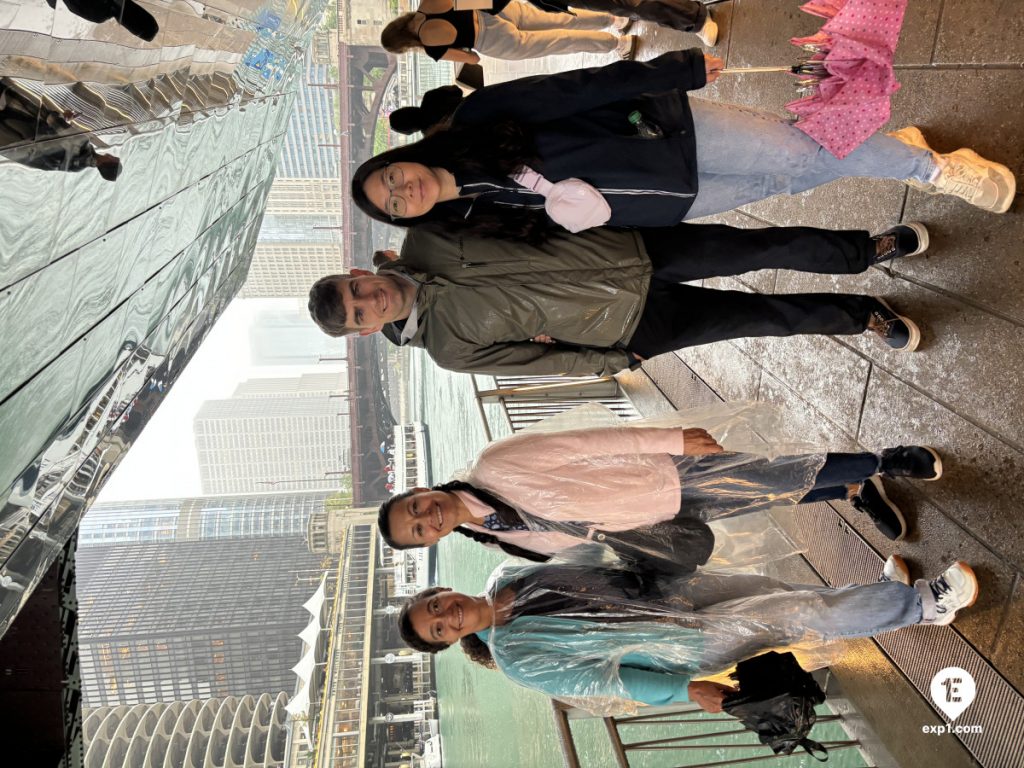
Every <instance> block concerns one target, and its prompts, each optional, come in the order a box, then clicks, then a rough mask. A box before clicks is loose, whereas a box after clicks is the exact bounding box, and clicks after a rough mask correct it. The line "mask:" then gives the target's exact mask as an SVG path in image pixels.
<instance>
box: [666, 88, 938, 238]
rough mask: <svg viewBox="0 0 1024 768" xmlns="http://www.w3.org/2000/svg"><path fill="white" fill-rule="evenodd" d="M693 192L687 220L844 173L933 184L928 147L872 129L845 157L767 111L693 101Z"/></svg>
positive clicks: (798, 189)
mask: <svg viewBox="0 0 1024 768" xmlns="http://www.w3.org/2000/svg"><path fill="white" fill-rule="evenodd" d="M690 109H691V110H692V112H693V123H694V137H695V139H696V143H697V177H698V185H699V186H698V192H697V197H696V198H695V199H694V201H693V206H692V207H691V208H690V210H689V211H688V212H687V214H686V217H685V218H686V219H696V218H699V217H701V216H710V215H712V214H715V213H723V212H724V211H731V210H733V209H734V208H738V207H739V206H741V205H746V204H747V203H753V202H756V201H758V200H763V199H765V198H766V197H771V196H772V195H778V194H782V193H786V194H790V195H794V194H797V193H800V192H805V191H806V190H808V189H813V188H814V187H817V186H819V185H821V184H826V183H828V182H830V181H834V180H835V179H841V178H843V177H844V176H864V177H868V178H877V179H899V180H900V181H906V180H909V179H914V180H916V181H922V182H927V181H930V180H931V178H932V176H933V174H934V172H935V170H936V166H935V162H934V160H933V159H932V155H931V153H930V152H928V151H926V150H923V149H918V148H916V147H910V146H907V145H906V144H904V143H903V142H901V141H898V140H897V139H894V138H891V137H889V136H886V135H884V134H880V133H876V134H875V135H874V136H872V137H871V138H870V139H868V140H867V141H866V142H864V143H863V144H862V145H861V146H859V147H858V148H857V149H855V150H854V151H853V152H851V153H850V154H849V155H847V156H846V157H845V158H843V159H842V160H839V159H837V158H836V157H835V156H834V155H833V154H832V153H831V152H829V151H828V150H826V149H823V148H822V147H821V145H820V144H818V142H816V141H815V140H814V139H812V138H811V137H810V136H808V135H807V134H805V133H804V132H803V131H801V130H799V129H798V128H796V127H794V126H793V124H792V123H791V122H789V121H788V120H786V119H785V118H782V117H779V116H777V115H774V114H772V113H770V112H762V111H760V110H756V109H749V108H747V107H740V106H736V105H732V104H721V103H717V102H712V101H707V100H705V99H694V98H691V99H690Z"/></svg>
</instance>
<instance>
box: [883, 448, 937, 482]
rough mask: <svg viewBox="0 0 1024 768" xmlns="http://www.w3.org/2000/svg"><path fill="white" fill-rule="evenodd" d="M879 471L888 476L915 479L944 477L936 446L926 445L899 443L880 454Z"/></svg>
mask: <svg viewBox="0 0 1024 768" xmlns="http://www.w3.org/2000/svg"><path fill="white" fill-rule="evenodd" d="M880 456H881V461H880V462H879V465H878V471H879V472H880V473H881V474H883V475H885V476H886V477H912V478H914V479H915V480H938V479H939V478H940V477H942V459H941V458H939V454H938V452H937V451H936V450H935V449H934V448H929V447H928V446H926V445H897V446H896V447H895V448H885V449H884V450H883V451H882V453H881V454H880Z"/></svg>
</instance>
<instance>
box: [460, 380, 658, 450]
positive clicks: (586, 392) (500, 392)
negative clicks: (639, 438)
mask: <svg viewBox="0 0 1024 768" xmlns="http://www.w3.org/2000/svg"><path fill="white" fill-rule="evenodd" d="M494 381H495V386H494V388H493V389H485V390H482V389H480V386H479V383H478V382H477V379H476V377H475V376H474V377H473V388H474V389H475V390H476V404H477V408H478V409H479V410H480V417H481V420H482V421H483V424H484V429H485V430H486V432H487V439H488V440H492V439H493V437H492V435H491V431H490V426H489V424H488V422H487V416H486V414H485V412H484V403H497V404H498V405H500V406H501V410H502V413H503V414H504V415H505V418H506V419H507V420H508V424H509V426H510V427H511V428H512V431H513V432H519V431H520V430H523V429H526V428H527V427H531V426H533V425H534V424H536V423H537V422H540V421H543V420H544V419H547V418H549V417H551V416H557V415H558V414H560V413H564V412H565V411H569V410H572V409H573V408H576V407H577V406H579V405H581V404H583V403H600V404H601V405H603V406H605V407H606V408H608V409H609V410H610V411H612V412H613V413H615V414H616V415H617V416H620V417H622V418H624V419H636V418H639V417H640V414H639V413H638V412H637V410H636V408H634V407H633V404H632V403H631V402H630V401H629V398H627V397H626V396H625V395H623V394H622V390H620V389H619V385H618V382H616V381H615V379H614V378H613V377H611V376H582V377H572V378H570V377H567V376H497V377H495V378H494Z"/></svg>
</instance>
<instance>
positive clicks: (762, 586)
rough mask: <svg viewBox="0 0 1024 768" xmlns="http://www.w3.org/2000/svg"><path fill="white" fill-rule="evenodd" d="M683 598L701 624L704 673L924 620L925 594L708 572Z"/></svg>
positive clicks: (882, 585)
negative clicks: (779, 649) (785, 648)
mask: <svg viewBox="0 0 1024 768" xmlns="http://www.w3.org/2000/svg"><path fill="white" fill-rule="evenodd" d="M686 592H687V593H688V594H687V595H686V597H687V598H688V599H690V600H692V601H693V605H694V609H695V616H696V617H697V618H698V620H703V621H702V623H703V624H704V626H703V632H704V635H703V640H704V644H705V647H704V659H705V660H706V661H707V662H708V664H707V667H706V668H708V669H710V668H715V667H719V666H729V665H731V664H732V663H733V662H735V661H736V660H738V659H742V658H746V657H747V656H752V655H753V654H755V653H758V652H760V651H762V650H764V649H766V648H771V647H773V646H777V645H787V644H791V643H796V642H800V641H802V640H810V641H816V640H836V639H840V638H847V637H871V636H872V635H877V634H881V633H882V632H889V631H892V630H894V629H899V628H901V627H906V626H910V625H912V624H919V623H920V622H921V621H922V620H923V619H924V610H923V608H922V598H921V594H922V593H921V592H920V591H918V589H917V588H915V587H908V586H906V585H905V584H900V583H899V582H896V581H887V582H878V583H876V584H860V585H855V586H849V587H842V588H840V589H832V588H830V587H821V586H807V585H797V584H786V583H785V582H782V581H778V580H777V579H771V578H768V577H766V576H748V575H723V574H712V573H707V572H705V573H702V574H700V575H699V576H698V577H697V578H695V579H692V580H691V583H690V584H689V585H688V586H687V588H686Z"/></svg>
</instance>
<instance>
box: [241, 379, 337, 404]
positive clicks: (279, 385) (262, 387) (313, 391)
mask: <svg viewBox="0 0 1024 768" xmlns="http://www.w3.org/2000/svg"><path fill="white" fill-rule="evenodd" d="M347 384H348V382H347V381H344V380H343V379H342V377H341V374H337V373H303V374H302V375H300V376H299V377H297V378H296V377H288V378H285V377H273V378H266V379H249V380H248V381H243V382H242V383H241V384H239V385H238V386H237V387H235V392H234V394H233V395H232V397H243V398H253V397H276V396H278V395H291V396H292V397H329V396H330V395H340V394H343V393H342V388H343V387H346V386H347Z"/></svg>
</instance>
